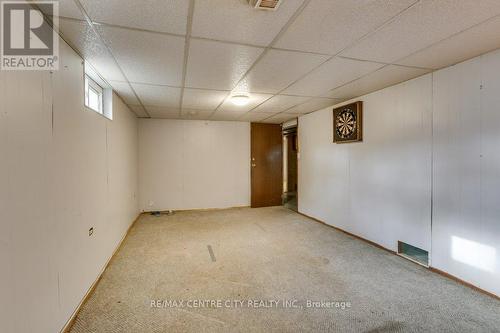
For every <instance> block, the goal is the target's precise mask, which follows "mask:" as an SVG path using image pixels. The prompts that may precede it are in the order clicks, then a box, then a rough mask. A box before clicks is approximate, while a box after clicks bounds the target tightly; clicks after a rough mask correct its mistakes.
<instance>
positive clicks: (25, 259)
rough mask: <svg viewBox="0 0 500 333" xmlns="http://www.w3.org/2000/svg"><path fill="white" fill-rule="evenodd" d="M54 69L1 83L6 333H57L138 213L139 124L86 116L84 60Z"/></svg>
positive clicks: (119, 116)
mask: <svg viewBox="0 0 500 333" xmlns="http://www.w3.org/2000/svg"><path fill="white" fill-rule="evenodd" d="M60 60H61V64H60V65H61V66H60V70H58V71H54V73H53V74H50V73H49V72H1V74H0V97H1V98H0V107H1V109H0V115H1V117H0V140H1V142H0V153H2V157H3V158H2V159H1V163H0V172H1V176H0V183H1V184H0V185H1V187H0V199H1V205H2V207H1V208H2V209H1V211H2V212H1V213H0V215H1V221H2V227H4V226H5V227H6V228H5V229H2V233H1V236H0V247H1V250H2V255H0V261H1V262H0V263H1V265H2V266H1V267H2V274H0V276H2V281H1V282H2V283H1V285H2V287H0V294H1V296H2V297H1V298H0V309H1V310H3V309H4V308H7V309H8V312H6V318H3V317H2V318H1V319H2V320H0V331H2V332H58V331H60V330H61V329H62V327H63V326H64V324H65V323H66V322H67V320H68V319H69V318H70V316H71V314H72V313H73V311H74V310H75V309H76V307H77V306H78V304H79V303H80V301H81V300H82V298H83V297H84V295H85V293H86V292H87V290H88V289H89V287H90V286H91V284H92V283H93V282H94V280H95V279H96V278H97V277H98V275H99V273H100V272H101V270H102V269H103V267H104V264H105V263H106V261H107V260H108V259H109V257H110V256H111V254H112V253H113V250H114V248H115V247H116V245H117V244H118V241H119V240H120V239H121V237H123V235H124V234H125V231H126V229H127V228H128V226H129V225H130V223H131V222H132V221H133V220H134V219H135V217H136V216H137V214H138V212H139V209H138V205H137V203H138V200H137V194H136V193H137V179H138V174H137V120H136V118H135V116H134V115H133V114H132V113H131V112H130V110H128V108H127V107H126V106H125V105H124V104H123V103H122V102H121V100H120V99H119V98H115V101H114V107H113V111H114V120H113V121H110V120H108V119H107V118H105V117H103V116H101V115H99V114H97V113H95V112H93V111H90V110H87V109H85V108H84V106H83V93H84V92H83V65H82V60H81V58H79V57H78V56H77V55H76V54H75V53H74V51H72V50H71V49H70V48H69V47H68V46H67V45H66V44H65V43H60ZM134 195H135V197H134ZM4 224H5V225H4ZM90 227H94V234H93V236H92V237H89V235H88V229H89V228H90ZM4 230H5V232H3V231H4ZM4 272H7V273H5V274H4ZM4 279H6V281H4ZM3 286H6V287H8V290H4V289H3ZM4 295H5V296H6V297H3V296H4ZM27 306H29V308H27ZM4 313H5V312H3V311H2V316H3V315H4Z"/></svg>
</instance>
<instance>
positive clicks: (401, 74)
mask: <svg viewBox="0 0 500 333" xmlns="http://www.w3.org/2000/svg"><path fill="white" fill-rule="evenodd" d="M426 73H429V70H424V69H418V68H410V67H402V66H395V65H389V66H386V67H384V68H382V69H379V70H378V71H376V72H374V73H371V74H370V75H367V76H365V77H362V78H360V79H359V80H356V81H354V82H351V83H348V84H346V85H345V86H342V87H340V88H337V89H334V90H332V91H331V92H329V93H328V96H330V97H333V98H341V99H344V100H347V99H351V98H354V97H359V96H363V95H366V94H368V93H371V92H373V91H377V90H380V89H383V88H386V87H389V86H392V85H394V84H397V83H400V82H404V81H407V80H410V79H413V78H415V77H418V76H421V75H424V74H426Z"/></svg>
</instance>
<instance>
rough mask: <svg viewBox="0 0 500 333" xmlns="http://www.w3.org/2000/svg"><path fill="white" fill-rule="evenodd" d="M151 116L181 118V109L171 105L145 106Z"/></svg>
mask: <svg viewBox="0 0 500 333" xmlns="http://www.w3.org/2000/svg"><path fill="white" fill-rule="evenodd" d="M145 108H146V111H148V113H149V115H150V116H151V118H161V119H179V118H180V109H179V108H171V107H159V106H145Z"/></svg>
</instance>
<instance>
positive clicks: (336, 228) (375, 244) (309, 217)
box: [297, 212, 397, 254]
mask: <svg viewBox="0 0 500 333" xmlns="http://www.w3.org/2000/svg"><path fill="white" fill-rule="evenodd" d="M297 213H298V214H300V215H302V216H305V217H307V218H308V219H311V220H313V221H314V222H318V223H321V224H324V225H326V226H327V227H330V228H333V229H335V230H337V231H340V232H342V233H344V234H346V235H349V236H351V237H354V238H356V239H359V240H361V241H363V242H365V243H368V244H370V245H373V246H375V247H378V248H379V249H382V250H384V251H387V252H390V253H392V254H397V252H396V251H393V250H390V249H388V248H386V247H384V246H382V245H380V244H378V243H375V242H373V241H371V240H368V239H366V238H363V237H361V236H358V235H355V234H352V233H350V232H348V231H345V230H344V229H340V228H339V227H336V226H333V225H331V224H328V223H326V222H323V221H321V220H318V219H317V218H314V217H312V216H309V215H307V214H304V213H301V212H297Z"/></svg>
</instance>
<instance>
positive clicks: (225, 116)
mask: <svg viewBox="0 0 500 333" xmlns="http://www.w3.org/2000/svg"><path fill="white" fill-rule="evenodd" d="M243 114H245V112H243V113H235V112H216V113H214V114H213V115H212V117H211V118H210V120H233V121H234V120H238V119H239V118H240V117H241V116H242V115H243Z"/></svg>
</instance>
